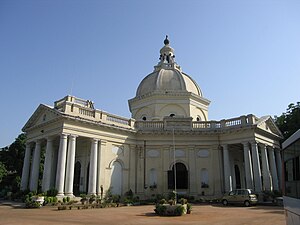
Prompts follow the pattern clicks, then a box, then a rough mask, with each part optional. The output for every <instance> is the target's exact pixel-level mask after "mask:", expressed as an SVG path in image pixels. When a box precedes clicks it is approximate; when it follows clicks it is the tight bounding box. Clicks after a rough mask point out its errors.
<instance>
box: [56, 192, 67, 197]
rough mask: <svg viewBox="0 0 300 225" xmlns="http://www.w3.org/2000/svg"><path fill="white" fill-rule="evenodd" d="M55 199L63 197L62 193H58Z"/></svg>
mask: <svg viewBox="0 0 300 225" xmlns="http://www.w3.org/2000/svg"><path fill="white" fill-rule="evenodd" d="M56 197H58V198H59V197H65V195H64V193H58V194H57V195H56Z"/></svg>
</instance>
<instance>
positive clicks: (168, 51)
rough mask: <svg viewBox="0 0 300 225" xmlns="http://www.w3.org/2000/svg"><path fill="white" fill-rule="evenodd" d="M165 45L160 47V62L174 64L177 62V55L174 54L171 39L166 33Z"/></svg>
mask: <svg viewBox="0 0 300 225" xmlns="http://www.w3.org/2000/svg"><path fill="white" fill-rule="evenodd" d="M164 44H165V46H164V47H162V49H160V56H159V59H160V63H159V64H165V65H166V64H168V65H169V64H170V65H172V64H174V63H175V60H174V58H175V55H174V49H173V48H172V47H171V46H170V45H169V44H170V41H169V39H168V35H166V38H165V40H164Z"/></svg>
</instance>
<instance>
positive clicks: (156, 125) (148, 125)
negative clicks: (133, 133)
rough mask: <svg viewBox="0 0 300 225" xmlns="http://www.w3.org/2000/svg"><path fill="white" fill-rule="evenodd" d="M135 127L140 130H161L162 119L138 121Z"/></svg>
mask: <svg viewBox="0 0 300 225" xmlns="http://www.w3.org/2000/svg"><path fill="white" fill-rule="evenodd" d="M135 128H137V129H141V130H163V128H164V122H163V121H140V122H136V125H135Z"/></svg>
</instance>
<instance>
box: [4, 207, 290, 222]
mask: <svg viewBox="0 0 300 225" xmlns="http://www.w3.org/2000/svg"><path fill="white" fill-rule="evenodd" d="M153 209H154V207H153V206H130V207H119V208H105V209H86V210H78V209H72V210H63V211H58V210H57V207H43V208H41V209H24V208H22V207H21V206H20V205H10V204H9V203H7V202H2V203H0V224H1V225H2V224H3V225H13V224H17V225H26V224H30V225H37V224H38V225H40V224H42V225H48V224H49V225H52V224H56V225H57V224H74V225H76V224H104V225H110V224H111V225H152V224H153V225H154V224H155V225H157V224H162V225H171V224H172V225H177V224H178V225H194V224H195V225H202V224H203V225H204V224H205V225H212V224H214V225H215V224H220V225H248V224H249V225H250V224H256V225H261V224H264V225H285V217H284V211H283V208H282V207H278V206H254V207H248V208H246V207H236V206H232V207H224V206H221V205H194V206H193V211H192V214H190V215H184V216H181V217H159V216H157V215H155V214H154V211H153Z"/></svg>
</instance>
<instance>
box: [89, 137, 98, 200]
mask: <svg viewBox="0 0 300 225" xmlns="http://www.w3.org/2000/svg"><path fill="white" fill-rule="evenodd" d="M97 150H98V140H97V139H92V143H91V155H90V176H89V187H88V194H89V195H96V184H97V183H96V182H97Z"/></svg>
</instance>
